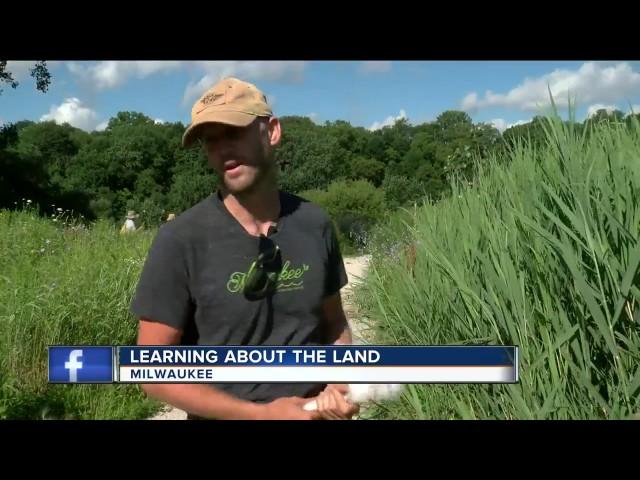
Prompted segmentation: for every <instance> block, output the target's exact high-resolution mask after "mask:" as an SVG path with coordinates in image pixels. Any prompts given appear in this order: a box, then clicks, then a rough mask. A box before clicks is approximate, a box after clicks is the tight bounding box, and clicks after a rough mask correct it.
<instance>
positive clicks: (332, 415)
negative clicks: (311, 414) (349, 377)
mask: <svg viewBox="0 0 640 480" xmlns="http://www.w3.org/2000/svg"><path fill="white" fill-rule="evenodd" d="M348 391H349V390H348V387H347V385H345V384H335V385H332V384H329V385H327V388H325V389H324V390H323V391H322V392H321V393H320V395H318V396H317V397H316V404H317V405H318V410H317V412H318V413H319V414H320V415H321V418H323V419H325V420H349V419H351V418H352V417H353V416H354V415H356V414H357V413H358V412H359V411H360V406H359V405H357V404H355V403H351V402H348V401H347V400H346V399H345V398H344V396H345V395H346V393H347V392H348Z"/></svg>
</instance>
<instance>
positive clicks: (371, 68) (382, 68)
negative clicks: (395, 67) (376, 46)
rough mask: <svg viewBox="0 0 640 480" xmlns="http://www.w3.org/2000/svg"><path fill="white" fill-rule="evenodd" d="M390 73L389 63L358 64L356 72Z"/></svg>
mask: <svg viewBox="0 0 640 480" xmlns="http://www.w3.org/2000/svg"><path fill="white" fill-rule="evenodd" d="M389 71H391V62H389V61H386V60H384V61H366V62H360V65H359V67H358V72H359V73H363V74H365V75H366V74H369V73H386V72H389Z"/></svg>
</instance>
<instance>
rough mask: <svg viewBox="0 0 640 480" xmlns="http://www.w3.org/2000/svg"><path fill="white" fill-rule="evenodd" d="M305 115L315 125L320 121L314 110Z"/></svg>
mask: <svg viewBox="0 0 640 480" xmlns="http://www.w3.org/2000/svg"><path fill="white" fill-rule="evenodd" d="M307 117H309V118H310V119H311V121H312V122H313V123H315V124H316V125H318V124H319V123H320V122H319V120H318V117H319V115H318V114H317V113H316V112H311V113H310V114H308V115H307Z"/></svg>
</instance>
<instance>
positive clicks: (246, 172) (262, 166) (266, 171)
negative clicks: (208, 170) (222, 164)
mask: <svg viewBox="0 0 640 480" xmlns="http://www.w3.org/2000/svg"><path fill="white" fill-rule="evenodd" d="M238 168H239V169H240V171H239V173H238V174H233V175H232V174H228V173H227V172H226V171H224V170H223V171H222V172H219V174H220V179H221V183H222V186H223V187H224V189H225V190H226V191H227V192H229V193H231V194H233V195H234V196H239V197H242V196H247V195H251V194H253V193H254V192H256V191H259V190H260V189H261V188H263V187H264V186H267V185H271V184H274V185H275V184H276V183H277V180H276V172H277V169H276V165H275V162H274V161H273V159H272V158H271V156H270V155H268V154H267V152H265V151H263V150H259V151H257V152H256V155H254V156H253V162H252V163H249V162H242V163H241V164H240V166H239V167H238Z"/></svg>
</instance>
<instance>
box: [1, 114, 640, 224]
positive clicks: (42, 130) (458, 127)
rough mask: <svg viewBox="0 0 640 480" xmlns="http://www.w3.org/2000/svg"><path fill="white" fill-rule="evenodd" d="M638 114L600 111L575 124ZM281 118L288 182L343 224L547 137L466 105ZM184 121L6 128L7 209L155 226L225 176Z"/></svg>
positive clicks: (119, 118) (537, 121) (131, 117)
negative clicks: (135, 216) (417, 117)
mask: <svg viewBox="0 0 640 480" xmlns="http://www.w3.org/2000/svg"><path fill="white" fill-rule="evenodd" d="M636 116H637V117H640V115H636ZM630 117H631V116H627V117H625V116H624V115H623V114H622V112H613V113H608V112H607V111H604V110H602V111H599V112H598V113H597V114H596V115H594V116H592V117H591V118H590V119H588V120H586V121H585V122H583V123H578V124H577V126H578V127H580V128H588V126H589V124H590V123H592V122H599V121H616V122H629V121H630ZM280 120H281V123H282V131H283V136H282V141H281V144H280V145H279V147H278V148H277V151H276V157H277V161H278V163H279V166H280V182H281V188H282V189H284V190H286V191H289V192H293V193H298V194H302V195H303V196H304V195H307V196H309V197H311V198H310V199H315V200H317V201H319V202H320V203H324V205H323V206H327V207H331V208H330V210H332V212H331V213H333V214H335V215H336V216H340V217H342V220H343V222H342V223H343V226H342V229H343V230H344V229H346V230H350V229H351V226H352V225H354V222H355V223H358V222H360V223H364V224H370V223H372V222H373V221H375V218H374V217H375V216H376V212H378V213H379V209H381V208H382V209H383V210H393V209H395V208H397V207H400V206H404V205H408V204H411V203H412V202H415V201H419V200H420V199H423V198H428V199H430V200H433V201H437V200H438V199H439V198H441V197H442V196H443V195H447V194H448V192H449V185H450V181H451V179H452V178H453V177H457V178H460V179H462V180H463V181H469V182H471V181H472V179H473V173H474V161H475V160H476V159H483V158H487V157H488V156H489V155H490V154H499V152H500V151H501V150H502V149H506V148H510V146H513V145H514V144H516V143H517V142H518V141H522V140H526V141H532V142H544V141H545V135H544V124H543V121H542V118H541V117H535V118H534V119H533V120H532V121H531V122H529V123H527V124H523V125H517V126H514V127H512V128H509V129H507V130H506V131H505V132H503V133H502V134H501V133H500V132H499V131H498V130H496V129H495V128H494V127H493V126H491V125H489V124H486V123H475V122H473V121H472V120H471V118H470V117H469V115H468V114H466V113H465V112H461V111H446V112H443V113H442V114H440V115H439V116H438V117H437V118H436V120H435V121H433V122H427V123H423V124H420V125H411V124H410V123H408V122H407V121H406V120H399V121H397V122H396V123H395V124H394V125H391V126H387V127H384V128H381V129H378V130H375V131H370V130H368V129H365V128H362V127H355V126H352V125H351V124H350V123H348V122H346V121H340V120H339V121H335V122H326V123H325V124H323V125H318V124H316V123H314V122H313V121H312V120H311V119H309V118H307V117H297V116H286V117H282V118H281V119H280ZM184 129H185V125H183V124H182V123H180V122H176V123H162V124H159V123H156V122H155V121H154V120H153V119H151V118H149V117H147V116H145V115H144V114H142V113H138V112H120V113H118V114H117V115H116V116H115V117H113V118H111V120H110V121H109V124H108V126H107V127H106V129H105V130H104V131H94V132H91V133H88V132H85V131H83V130H80V129H78V128H74V127H72V126H70V125H68V124H64V125H59V124H56V123H54V122H52V121H48V122H33V121H21V122H17V123H15V124H10V125H4V126H3V127H2V128H1V129H0V207H2V208H15V207H17V206H22V201H23V199H30V200H31V201H32V202H33V204H37V205H38V206H39V208H40V210H41V213H43V214H49V213H52V212H53V211H55V209H57V208H62V209H65V210H71V211H73V212H75V213H77V214H82V215H84V216H85V217H86V218H88V219H96V218H107V219H111V220H114V221H121V220H122V218H123V215H124V214H125V213H126V211H127V210H136V211H137V212H139V214H140V215H141V219H140V220H141V221H142V222H143V223H144V224H145V225H148V226H152V225H157V224H159V223H160V222H162V221H163V219H164V218H166V214H167V213H168V212H175V213H178V214H179V213H180V212H182V211H184V210H186V209H188V208H189V207H191V206H192V205H194V204H195V203H197V202H198V201H200V200H201V199H203V198H205V197H206V196H207V195H209V194H210V193H211V192H212V191H213V189H214V188H215V185H216V184H217V181H218V179H217V178H216V174H215V173H214V172H213V171H211V170H210V169H209V168H208V166H207V160H206V157H205V155H204V153H203V151H202V150H201V149H199V148H197V147H196V148H192V149H184V148H183V147H182V146H181V137H182V133H183V132H184ZM331 192H333V195H332V194H331ZM363 210H367V211H366V212H364V211H363ZM378 216H379V215H378ZM349 219H351V220H352V221H350V220H349Z"/></svg>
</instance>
